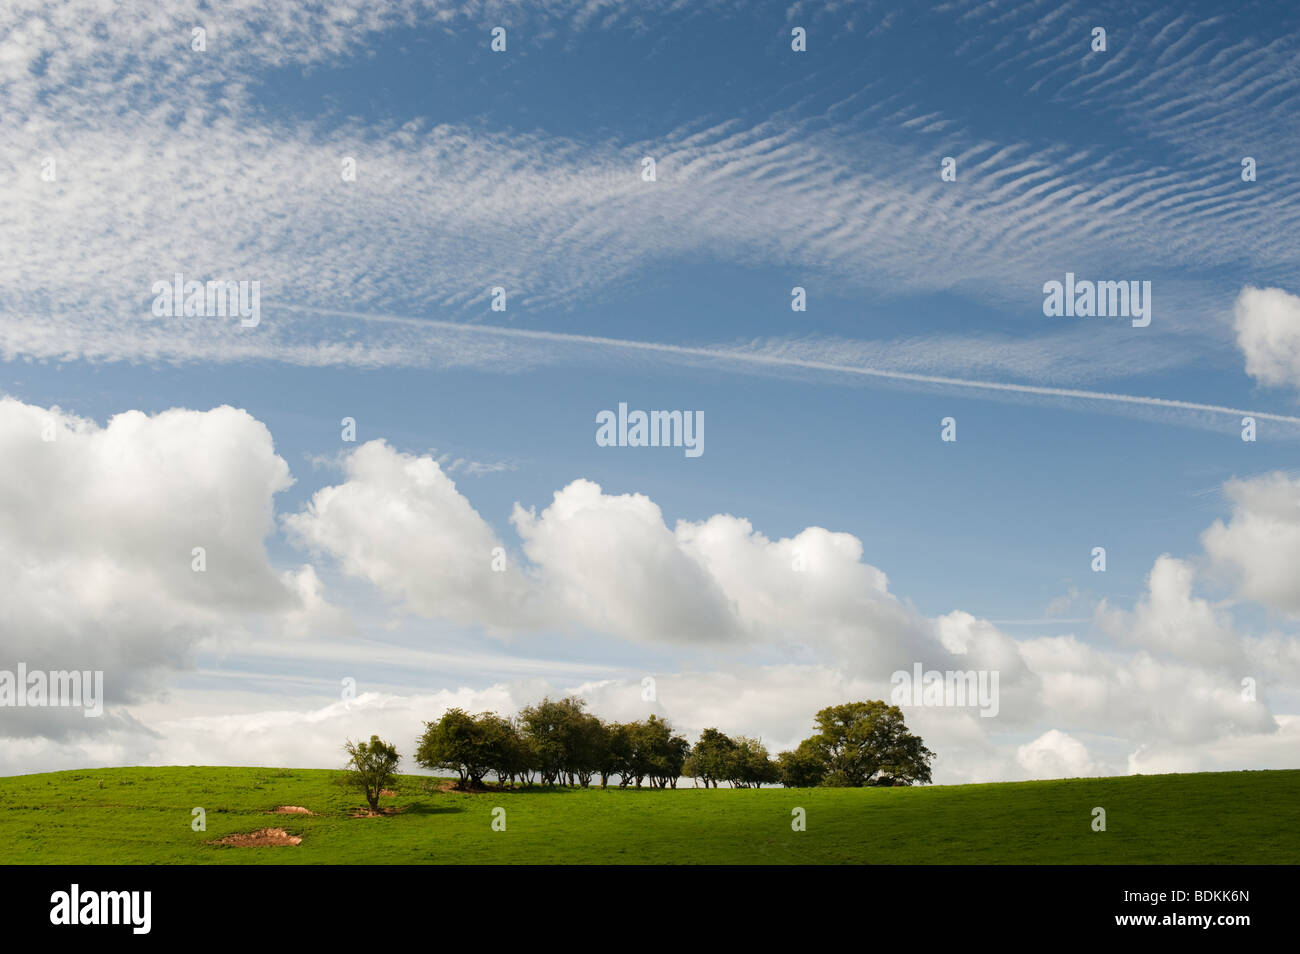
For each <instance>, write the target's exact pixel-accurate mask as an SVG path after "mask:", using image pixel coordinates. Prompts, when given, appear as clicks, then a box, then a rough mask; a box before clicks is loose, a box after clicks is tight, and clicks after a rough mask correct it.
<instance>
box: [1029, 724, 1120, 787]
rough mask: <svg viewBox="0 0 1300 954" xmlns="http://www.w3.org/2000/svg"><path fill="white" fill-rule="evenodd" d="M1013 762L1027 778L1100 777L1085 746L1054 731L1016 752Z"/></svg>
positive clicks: (1051, 730) (1064, 734)
mask: <svg viewBox="0 0 1300 954" xmlns="http://www.w3.org/2000/svg"><path fill="white" fill-rule="evenodd" d="M1016 761H1017V762H1018V763H1019V764H1020V767H1021V768H1023V769H1024V770H1025V772H1027V773H1028V774H1029V776H1030V777H1031V778H1080V777H1083V776H1088V775H1097V774H1100V773H1098V771H1097V768H1096V766H1095V765H1094V764H1093V761H1092V758H1091V756H1089V755H1088V747H1087V746H1086V745H1084V744H1083V743H1082V742H1080V741H1079V740H1078V739H1076V738H1073V737H1072V736H1070V735H1067V734H1066V733H1064V732H1061V731H1059V730H1057V729H1049V730H1048V731H1046V732H1044V733H1043V734H1042V735H1040V736H1039V737H1038V738H1036V739H1034V741H1032V742H1030V743H1028V744H1026V745H1022V746H1020V747H1019V748H1018V749H1016Z"/></svg>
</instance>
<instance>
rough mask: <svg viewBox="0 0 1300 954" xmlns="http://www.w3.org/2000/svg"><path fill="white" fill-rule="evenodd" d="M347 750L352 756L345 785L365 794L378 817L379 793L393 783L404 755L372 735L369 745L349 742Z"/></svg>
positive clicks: (346, 773) (349, 756)
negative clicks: (400, 754) (398, 764)
mask: <svg viewBox="0 0 1300 954" xmlns="http://www.w3.org/2000/svg"><path fill="white" fill-rule="evenodd" d="M343 751H345V752H346V753H347V754H348V764H347V767H346V768H345V769H344V772H345V775H344V782H345V783H346V784H347V785H348V786H349V787H351V788H359V789H361V790H362V791H363V792H365V793H366V802H367V803H368V804H369V805H370V814H372V815H378V814H379V793H380V792H382V791H383V790H384V789H385V788H388V786H390V785H392V784H393V780H394V779H395V778H396V774H395V773H396V771H397V763H398V762H399V761H401V756H399V755H398V754H397V749H396V748H395V747H393V746H391V745H389V744H388V743H387V742H385V741H384V740H383V739H381V738H380V737H379V736H377V735H372V736H371V737H370V741H369V742H353V741H352V740H351V739H348V741H347V743H346V744H345V745H344V746H343Z"/></svg>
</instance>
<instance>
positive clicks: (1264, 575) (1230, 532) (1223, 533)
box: [1201, 299, 1300, 616]
mask: <svg viewBox="0 0 1300 954" xmlns="http://www.w3.org/2000/svg"><path fill="white" fill-rule="evenodd" d="M1296 300H1297V302H1300V299H1296ZM1297 317H1298V318H1300V311H1298V312H1297ZM1297 327H1298V328H1300V325H1297ZM1298 340H1300V339H1298ZM1224 493H1225V494H1226V496H1227V497H1228V499H1229V500H1230V501H1231V502H1232V516H1231V517H1230V518H1229V520H1228V522H1227V523H1224V522H1223V521H1222V520H1216V521H1215V522H1214V524H1213V525H1212V526H1210V527H1209V529H1207V530H1206V531H1205V533H1204V534H1202V535H1201V544H1202V546H1204V547H1205V552H1206V554H1207V555H1208V556H1209V557H1210V559H1211V561H1212V562H1213V563H1214V564H1215V566H1216V568H1217V569H1219V570H1220V571H1222V572H1223V573H1224V574H1225V575H1227V576H1228V577H1229V578H1230V579H1231V580H1232V581H1233V582H1234V583H1235V584H1236V587H1237V592H1238V593H1239V594H1240V595H1241V596H1242V597H1243V598H1245V599H1248V600H1254V601H1258V602H1261V603H1264V604H1266V605H1268V606H1270V607H1272V608H1273V609H1275V610H1278V611H1280V612H1283V613H1286V614H1289V615H1291V616H1295V615H1300V575H1297V573H1296V569H1295V568H1296V566H1297V565H1300V481H1297V480H1295V479H1293V478H1291V477H1290V476H1288V475H1287V474H1284V473H1272V474H1265V475H1263V476H1260V477H1255V478H1252V479H1248V480H1230V481H1228V482H1227V483H1226V484H1225V485H1224Z"/></svg>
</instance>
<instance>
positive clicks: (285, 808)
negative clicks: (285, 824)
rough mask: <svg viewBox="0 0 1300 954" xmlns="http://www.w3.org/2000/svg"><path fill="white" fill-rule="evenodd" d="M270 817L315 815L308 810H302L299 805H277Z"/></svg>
mask: <svg viewBox="0 0 1300 954" xmlns="http://www.w3.org/2000/svg"><path fill="white" fill-rule="evenodd" d="M271 814H272V815H312V814H315V813H314V812H312V811H311V810H310V809H307V808H303V807H302V806H301V805H277V806H275V808H274V809H273V810H272V812H271Z"/></svg>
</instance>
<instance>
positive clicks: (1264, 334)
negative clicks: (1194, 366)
mask: <svg viewBox="0 0 1300 954" xmlns="http://www.w3.org/2000/svg"><path fill="white" fill-rule="evenodd" d="M1234 315H1235V319H1234V321H1233V328H1234V329H1235V331H1236V333H1237V347H1238V348H1240V349H1241V352H1242V354H1243V355H1245V357H1246V373H1247V374H1249V375H1250V376H1251V377H1252V378H1254V379H1255V380H1257V381H1259V382H1260V383H1261V384H1267V385H1273V386H1278V387H1300V296H1297V295H1293V294H1291V293H1290V292H1286V291H1283V290H1282V289H1280V288H1254V287H1252V286H1249V285H1248V286H1246V287H1245V288H1243V289H1242V290H1241V294H1239V295H1238V296H1237V301H1236V304H1235V306H1234Z"/></svg>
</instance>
